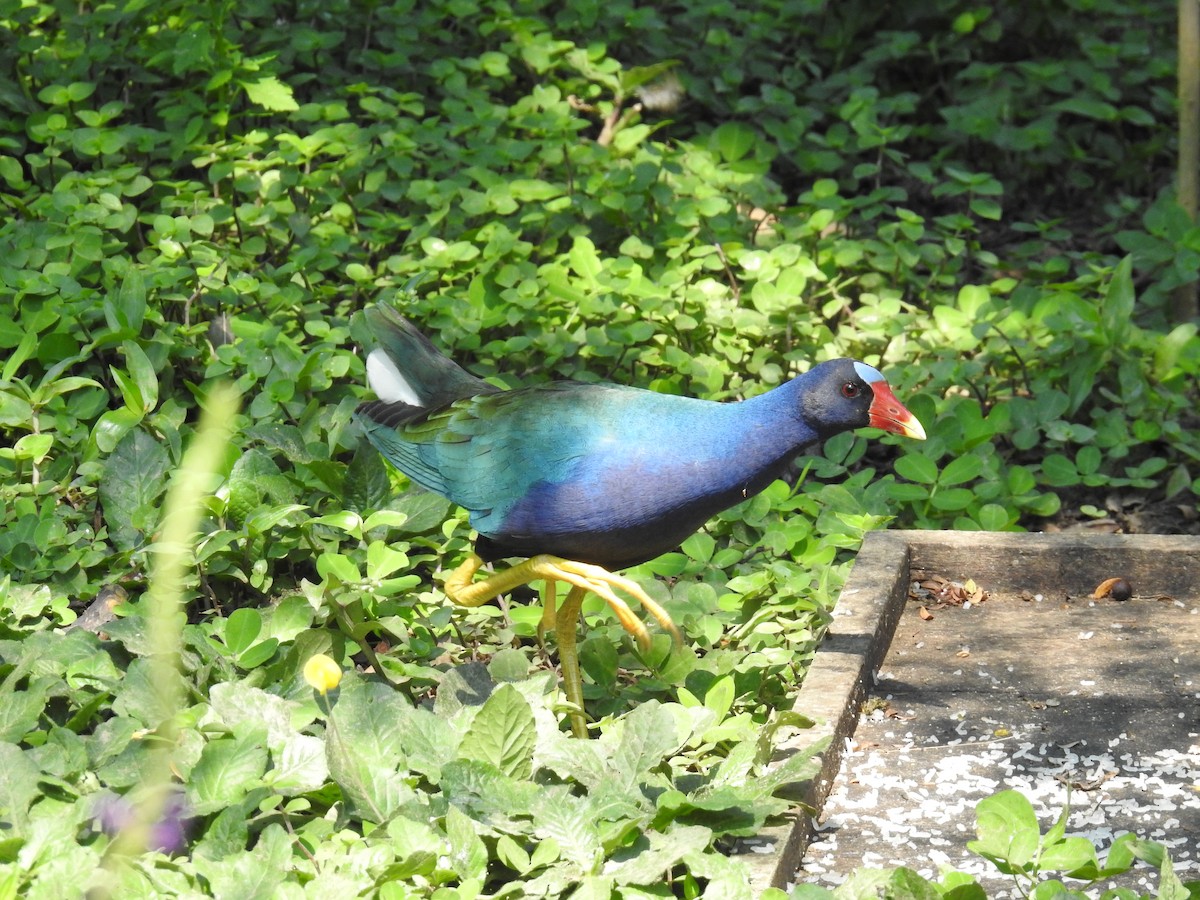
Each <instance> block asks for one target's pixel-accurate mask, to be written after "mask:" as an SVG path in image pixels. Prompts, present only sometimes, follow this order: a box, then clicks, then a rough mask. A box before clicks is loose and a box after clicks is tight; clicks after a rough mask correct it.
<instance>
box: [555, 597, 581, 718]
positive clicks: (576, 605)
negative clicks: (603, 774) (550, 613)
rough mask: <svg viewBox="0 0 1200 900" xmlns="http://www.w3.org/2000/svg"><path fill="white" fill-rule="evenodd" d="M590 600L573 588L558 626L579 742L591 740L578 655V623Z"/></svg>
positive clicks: (565, 682)
mask: <svg viewBox="0 0 1200 900" xmlns="http://www.w3.org/2000/svg"><path fill="white" fill-rule="evenodd" d="M586 596H587V589H586V588H581V587H573V588H571V592H570V593H569V594H567V599H566V600H564V601H563V605H562V609H560V610H559V611H558V626H557V627H556V628H555V635H556V636H557V638H558V660H559V662H560V663H561V664H562V680H563V693H564V694H566V695H567V702H568V703H570V704H571V705H572V706H573V707H574V708H573V709H572V710H571V712H570V713H568V715H569V716H570V718H571V733H572V734H574V735H575V737H577V738H585V737H587V736H588V732H587V717H586V716H585V715H584V712H583V675H582V674H581V673H580V671H579V654H578V653H576V652H575V629H576V628H577V625H576V620H577V619H578V618H579V610H580V607H581V606H583V598H584V597H586Z"/></svg>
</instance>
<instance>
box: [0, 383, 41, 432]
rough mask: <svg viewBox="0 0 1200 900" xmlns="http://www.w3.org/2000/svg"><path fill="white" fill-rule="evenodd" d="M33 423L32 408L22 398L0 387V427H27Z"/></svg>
mask: <svg viewBox="0 0 1200 900" xmlns="http://www.w3.org/2000/svg"><path fill="white" fill-rule="evenodd" d="M32 421H33V407H32V406H30V405H29V401H28V400H26V399H25V398H24V397H19V396H17V395H16V394H14V393H13V392H12V391H10V390H4V389H3V385H0V425H8V426H10V427H12V426H19V425H28V424H29V423H30V422H32Z"/></svg>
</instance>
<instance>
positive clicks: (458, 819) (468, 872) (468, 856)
mask: <svg viewBox="0 0 1200 900" xmlns="http://www.w3.org/2000/svg"><path fill="white" fill-rule="evenodd" d="M446 837H447V838H448V839H449V841H450V865H451V867H453V869H454V871H455V872H456V873H458V877H459V878H461V879H463V880H464V881H465V880H466V879H469V878H480V877H482V876H483V874H484V870H485V869H486V868H487V862H488V851H487V847H485V846H484V843H483V841H482V840H481V839H480V837H479V835H478V834H477V833H476V831H475V823H474V821H472V819H471V817H470V816H468V815H467V814H466V813H464V812H463V811H462V810H460V809H459V808H458V807H457V806H455V805H454V804H450V806H449V807H448V808H447V810H446Z"/></svg>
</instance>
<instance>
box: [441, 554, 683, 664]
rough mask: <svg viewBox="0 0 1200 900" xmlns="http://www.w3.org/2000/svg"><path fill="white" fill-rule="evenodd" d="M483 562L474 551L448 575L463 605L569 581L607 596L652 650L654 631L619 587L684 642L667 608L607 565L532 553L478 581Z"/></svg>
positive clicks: (450, 590) (449, 588) (451, 592)
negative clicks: (529, 586) (535, 584)
mask: <svg viewBox="0 0 1200 900" xmlns="http://www.w3.org/2000/svg"><path fill="white" fill-rule="evenodd" d="M481 565H483V560H481V559H480V558H479V557H478V556H477V555H476V554H474V553H472V554H471V555H470V556H469V557H468V558H467V559H466V560H465V561H464V562H463V564H462V565H461V566H459V567H458V568H457V569H455V570H454V571H453V572H451V573H450V576H449V577H448V578H447V579H446V596H447V597H449V598H450V599H451V600H452V601H454V602H455V603H457V604H458V605H459V606H480V605H481V604H484V603H487V602H488V601H489V600H491V599H492V598H493V597H495V596H497V595H499V594H503V593H505V592H506V591H511V590H512V589H513V588H515V587H518V586H520V585H522V584H528V583H529V582H531V581H536V580H538V579H541V578H544V579H551V580H555V581H565V582H567V583H568V584H570V585H572V586H574V587H577V588H582V589H583V590H585V591H591V592H592V593H594V594H596V595H598V596H600V597H601V598H603V599H604V601H605V602H606V603H607V604H608V605H609V607H610V608H611V609H612V611H613V612H614V613H615V614H616V616H617V619H619V620H620V622H621V625H622V626H623V627H624V628H625V630H626V631H628V632H629V633H630V634H631V635H633V636H634V638H636V639H637V642H638V646H640V647H641V648H642V650H643V651H646V650H649V649H650V634H649V632H647V631H646V626H645V625H643V624H642V621H641V620H640V619H639V618H638V617H637V616H636V615H634V612H633V610H631V609H630V608H629V604H628V603H626V602H625V601H624V600H622V599H621V598H620V597H618V596H617V595H616V593H615V592H614V590H613V589H614V588H618V589H620V590H621V591H623V592H625V593H626V594H628V595H629V596H631V597H633V598H634V599H635V600H637V601H638V603H640V604H641V605H642V608H643V609H645V610H647V611H648V612H649V613H650V614H651V615H652V616H654V618H655V619H657V620H658V623H659V624H660V625H662V627H663V628H664V629H666V630H667V631H669V632H670V633H671V636H672V637H673V638H674V639H675V643H677V644H678V643H681V642H682V639H681V638H680V635H679V629H678V628H676V627H675V623H674V622H673V621H671V617H670V616H669V615H668V614H667V611H666V610H665V609H663V608H662V607H661V606H659V605H658V604H657V603H655V602H654V601H653V600H651V599H650V597H649V596H647V594H646V592H645V591H644V590H642V588H641V586H640V585H638V584H637V582H635V581H633V580H631V579H629V578H626V577H624V576H623V575H617V574H615V573H613V572H610V571H608V569H605V568H604V567H603V566H595V565H592V564H591V563H581V562H574V561H573V560H569V559H562V558H561V557H558V556H549V555H546V554H542V555H539V556H532V557H530V558H529V559H527V560H525V562H523V563H518V564H517V565H515V566H513V567H512V568H510V569H505V570H504V571H503V572H497V573H496V574H495V575H491V576H489V577H487V578H485V579H484V580H483V581H478V582H476V581H474V578H475V573H476V572H478V571H479V567H480V566H481ZM550 621H552V619H550V613H543V627H545V626H547V625H548V624H549V622H550Z"/></svg>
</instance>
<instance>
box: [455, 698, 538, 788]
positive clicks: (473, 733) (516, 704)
mask: <svg viewBox="0 0 1200 900" xmlns="http://www.w3.org/2000/svg"><path fill="white" fill-rule="evenodd" d="M536 738H537V728H536V727H535V725H534V720H533V711H532V710H531V709H530V708H529V703H528V702H527V701H526V700H525V698H524V697H523V696H521V692H520V691H518V690H517V689H516V688H515V687H513V686H512V685H511V684H502V685H500V686H499V687H498V688H496V690H494V691H493V692H492V695H491V696H490V697H488V699H487V702H485V703H484V704H483V707H482V708H481V709H480V710H479V712H478V714H477V715H476V716H475V718H474V720H473V721H472V722H471V727H470V729H469V730H468V731H467V734H466V737H464V738H463V741H462V745H461V746H460V747H459V751H458V752H459V754H460V755H461V756H462V757H464V758H465V759H477V760H479V761H481V762H486V763H491V764H492V765H493V766H495V767H496V768H497V769H499V770H500V771H501V772H503V773H504V774H505V775H508V776H510V777H512V778H529V777H530V776H531V775H532V774H533V748H534V744H535V741H536Z"/></svg>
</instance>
